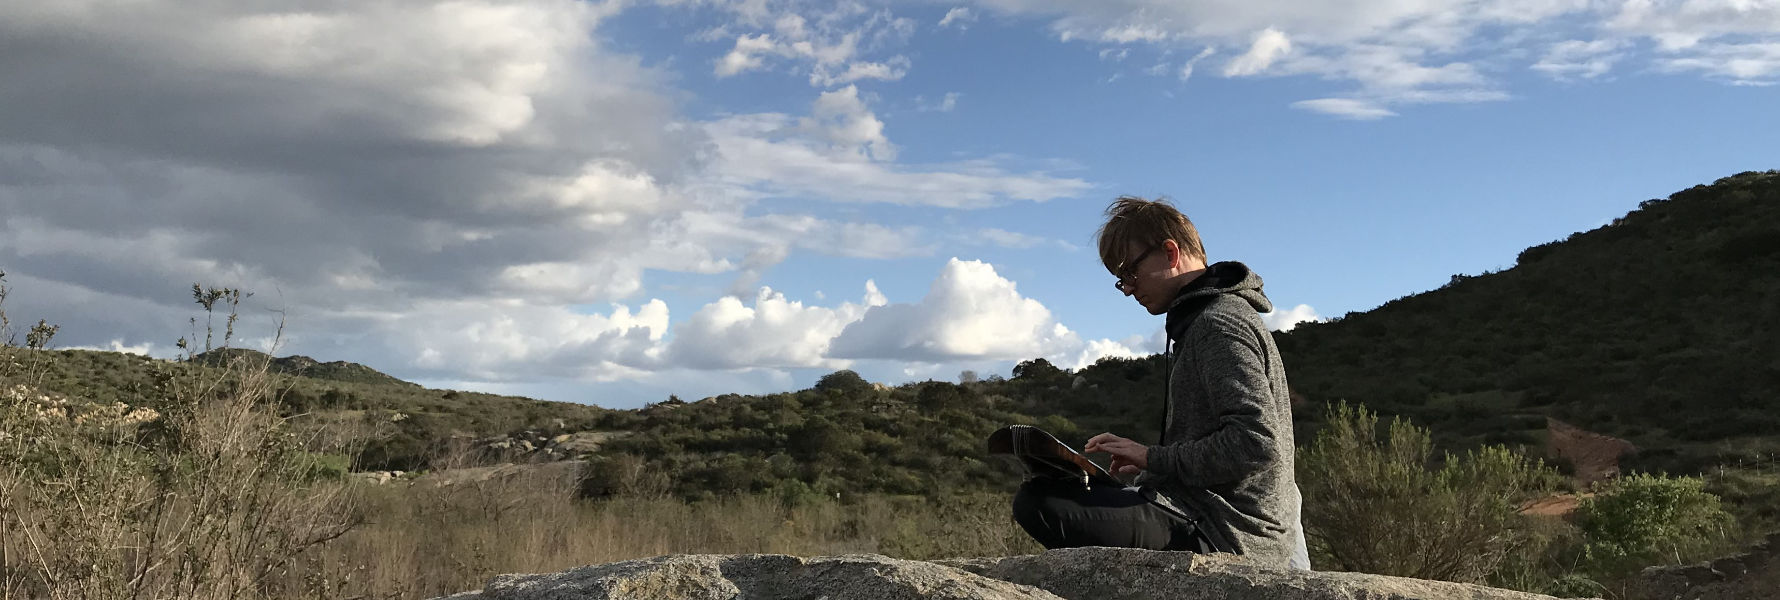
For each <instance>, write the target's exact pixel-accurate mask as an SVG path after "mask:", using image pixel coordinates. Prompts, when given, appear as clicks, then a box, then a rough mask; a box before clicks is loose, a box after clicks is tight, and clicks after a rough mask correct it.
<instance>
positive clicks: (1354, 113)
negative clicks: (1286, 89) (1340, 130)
mask: <svg viewBox="0 0 1780 600" xmlns="http://www.w3.org/2000/svg"><path fill="white" fill-rule="evenodd" d="M1292 108H1299V109H1304V110H1308V111H1311V112H1319V113H1323V114H1326V115H1335V116H1338V117H1343V118H1347V119H1354V120H1358V121H1370V120H1373V119H1382V118H1385V117H1394V116H1396V115H1397V113H1394V112H1391V110H1390V109H1388V108H1385V107H1383V106H1379V105H1378V104H1376V103H1373V102H1368V101H1365V100H1359V99H1354V98H1317V99H1315V100H1299V101H1297V102H1293V103H1292Z"/></svg>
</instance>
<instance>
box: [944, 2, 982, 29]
mask: <svg viewBox="0 0 1780 600" xmlns="http://www.w3.org/2000/svg"><path fill="white" fill-rule="evenodd" d="M976 20H977V17H976V13H972V12H970V9H968V8H965V7H962V6H960V7H956V8H953V9H952V10H948V11H946V16H944V17H941V18H940V20H939V26H940V27H947V26H951V25H956V26H958V28H959V29H968V28H969V27H970V24H971V23H975V22H976Z"/></svg>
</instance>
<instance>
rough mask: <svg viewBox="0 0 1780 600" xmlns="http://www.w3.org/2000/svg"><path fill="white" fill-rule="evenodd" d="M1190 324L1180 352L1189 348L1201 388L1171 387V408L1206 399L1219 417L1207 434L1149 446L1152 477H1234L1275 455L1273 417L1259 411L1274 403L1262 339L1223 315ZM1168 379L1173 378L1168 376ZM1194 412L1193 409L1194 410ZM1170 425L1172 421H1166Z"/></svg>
mask: <svg viewBox="0 0 1780 600" xmlns="http://www.w3.org/2000/svg"><path fill="white" fill-rule="evenodd" d="M1204 317H1211V318H1210V319H1208V320H1209V322H1205V323H1200V324H1198V325H1209V327H1194V328H1193V329H1194V330H1197V331H1194V332H1193V334H1192V335H1190V336H1188V337H1189V339H1188V343H1187V344H1186V346H1187V347H1185V348H1182V349H1181V351H1182V352H1183V353H1187V352H1190V353H1192V358H1193V361H1192V362H1193V364H1194V365H1196V368H1197V373H1196V375H1197V376H1198V377H1197V379H1198V380H1199V381H1200V382H1201V384H1202V385H1203V389H1201V390H1171V393H1170V394H1169V396H1170V398H1169V402H1172V403H1175V406H1174V414H1177V415H1179V414H1186V411H1184V410H1183V408H1182V407H1181V405H1180V404H1181V403H1184V402H1204V403H1206V404H1207V408H1208V409H1209V410H1208V412H1209V413H1210V414H1211V416H1212V417H1211V418H1213V419H1215V420H1216V421H1217V425H1216V428H1215V429H1214V430H1213V431H1212V433H1211V435H1208V436H1205V437H1202V438H1199V439H1187V440H1175V441H1172V442H1171V443H1169V444H1168V445H1166V446H1160V445H1158V446H1150V447H1149V466H1148V468H1147V469H1146V470H1147V471H1150V472H1151V473H1152V474H1153V476H1154V477H1157V478H1159V479H1168V480H1173V481H1178V482H1180V483H1183V484H1185V485H1189V486H1193V487H1209V486H1214V485H1220V484H1227V483H1234V482H1237V481H1240V480H1241V479H1243V478H1244V477H1246V476H1248V475H1250V474H1252V473H1254V472H1255V471H1256V470H1258V469H1261V468H1264V467H1265V465H1267V464H1268V463H1271V462H1272V461H1274V460H1277V459H1278V456H1277V454H1278V450H1277V446H1276V444H1274V439H1273V438H1274V433H1275V432H1274V431H1273V430H1272V428H1271V427H1270V426H1269V425H1268V423H1269V422H1271V421H1276V420H1275V419H1268V418H1266V415H1264V414H1263V412H1264V411H1266V410H1270V408H1269V407H1271V406H1275V404H1276V403H1274V402H1273V399H1272V397H1271V396H1272V393H1273V392H1272V387H1271V386H1270V385H1269V380H1268V378H1267V367H1266V363H1265V361H1264V359H1263V358H1262V356H1263V355H1262V351H1263V350H1262V348H1261V346H1260V344H1259V343H1258V342H1257V341H1255V340H1254V339H1252V334H1251V333H1250V329H1251V328H1249V327H1246V326H1244V324H1243V323H1241V322H1238V321H1236V320H1235V319H1231V318H1229V317H1227V316H1223V315H1216V316H1214V315H1211V314H1207V315H1204ZM1171 384H1172V382H1171ZM1195 412H1197V411H1195ZM1170 425H1172V424H1170Z"/></svg>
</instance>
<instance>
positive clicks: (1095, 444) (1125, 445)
mask: <svg viewBox="0 0 1780 600" xmlns="http://www.w3.org/2000/svg"><path fill="white" fill-rule="evenodd" d="M1082 451H1084V452H1105V453H1107V454H1111V455H1112V468H1111V469H1110V470H1111V471H1112V472H1113V474H1114V475H1130V474H1133V473H1136V472H1138V471H1142V470H1144V469H1147V468H1149V466H1150V447H1149V446H1145V445H1143V444H1139V443H1137V442H1133V441H1131V440H1128V439H1125V438H1122V437H1119V436H1116V435H1113V434H1110V433H1102V434H1100V435H1097V436H1094V437H1093V438H1090V439H1089V440H1088V445H1086V446H1083V447H1082Z"/></svg>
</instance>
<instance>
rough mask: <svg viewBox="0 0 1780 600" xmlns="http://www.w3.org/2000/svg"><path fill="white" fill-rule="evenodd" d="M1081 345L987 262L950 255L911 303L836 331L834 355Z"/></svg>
mask: <svg viewBox="0 0 1780 600" xmlns="http://www.w3.org/2000/svg"><path fill="white" fill-rule="evenodd" d="M1080 344H1081V342H1080V340H1079V339H1078V338H1077V337H1076V335H1075V333H1073V332H1071V331H1070V330H1069V328H1067V327H1064V326H1063V325H1062V324H1061V323H1058V322H1057V321H1056V319H1055V318H1053V317H1052V316H1051V311H1050V310H1049V309H1046V308H1045V307H1044V305H1043V304H1040V303H1039V302H1038V301H1037V300H1033V299H1031V298H1026V297H1023V296H1021V295H1020V293H1019V291H1018V290H1017V289H1016V286H1015V285H1014V282H1012V281H1009V280H1007V279H1004V278H1002V277H1001V276H1000V275H998V274H996V272H995V268H994V267H992V266H990V265H989V264H987V263H982V262H977V261H964V260H959V259H957V258H953V259H951V260H950V261H948V262H947V263H946V266H945V269H944V270H943V271H941V272H940V275H939V278H938V279H935V280H934V282H933V287H932V288H931V289H930V290H929V291H928V293H927V296H926V297H924V298H922V299H921V301H920V302H919V303H915V304H886V305H883V306H875V307H872V308H871V309H870V310H868V311H866V313H865V315H864V317H863V318H861V319H860V320H859V321H858V322H856V323H853V324H850V325H848V326H847V327H846V329H845V330H843V331H842V332H841V334H840V336H839V337H838V338H836V339H835V340H834V342H833V345H832V346H831V350H830V353H831V355H832V356H834V357H837V358H878V359H894V360H905V361H923V362H948V361H956V360H962V359H986V358H990V359H993V358H1000V359H1011V358H1032V357H1037V356H1049V355H1052V354H1054V353H1056V352H1059V351H1063V350H1067V349H1071V348H1075V347H1077V346H1079V345H1080Z"/></svg>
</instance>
